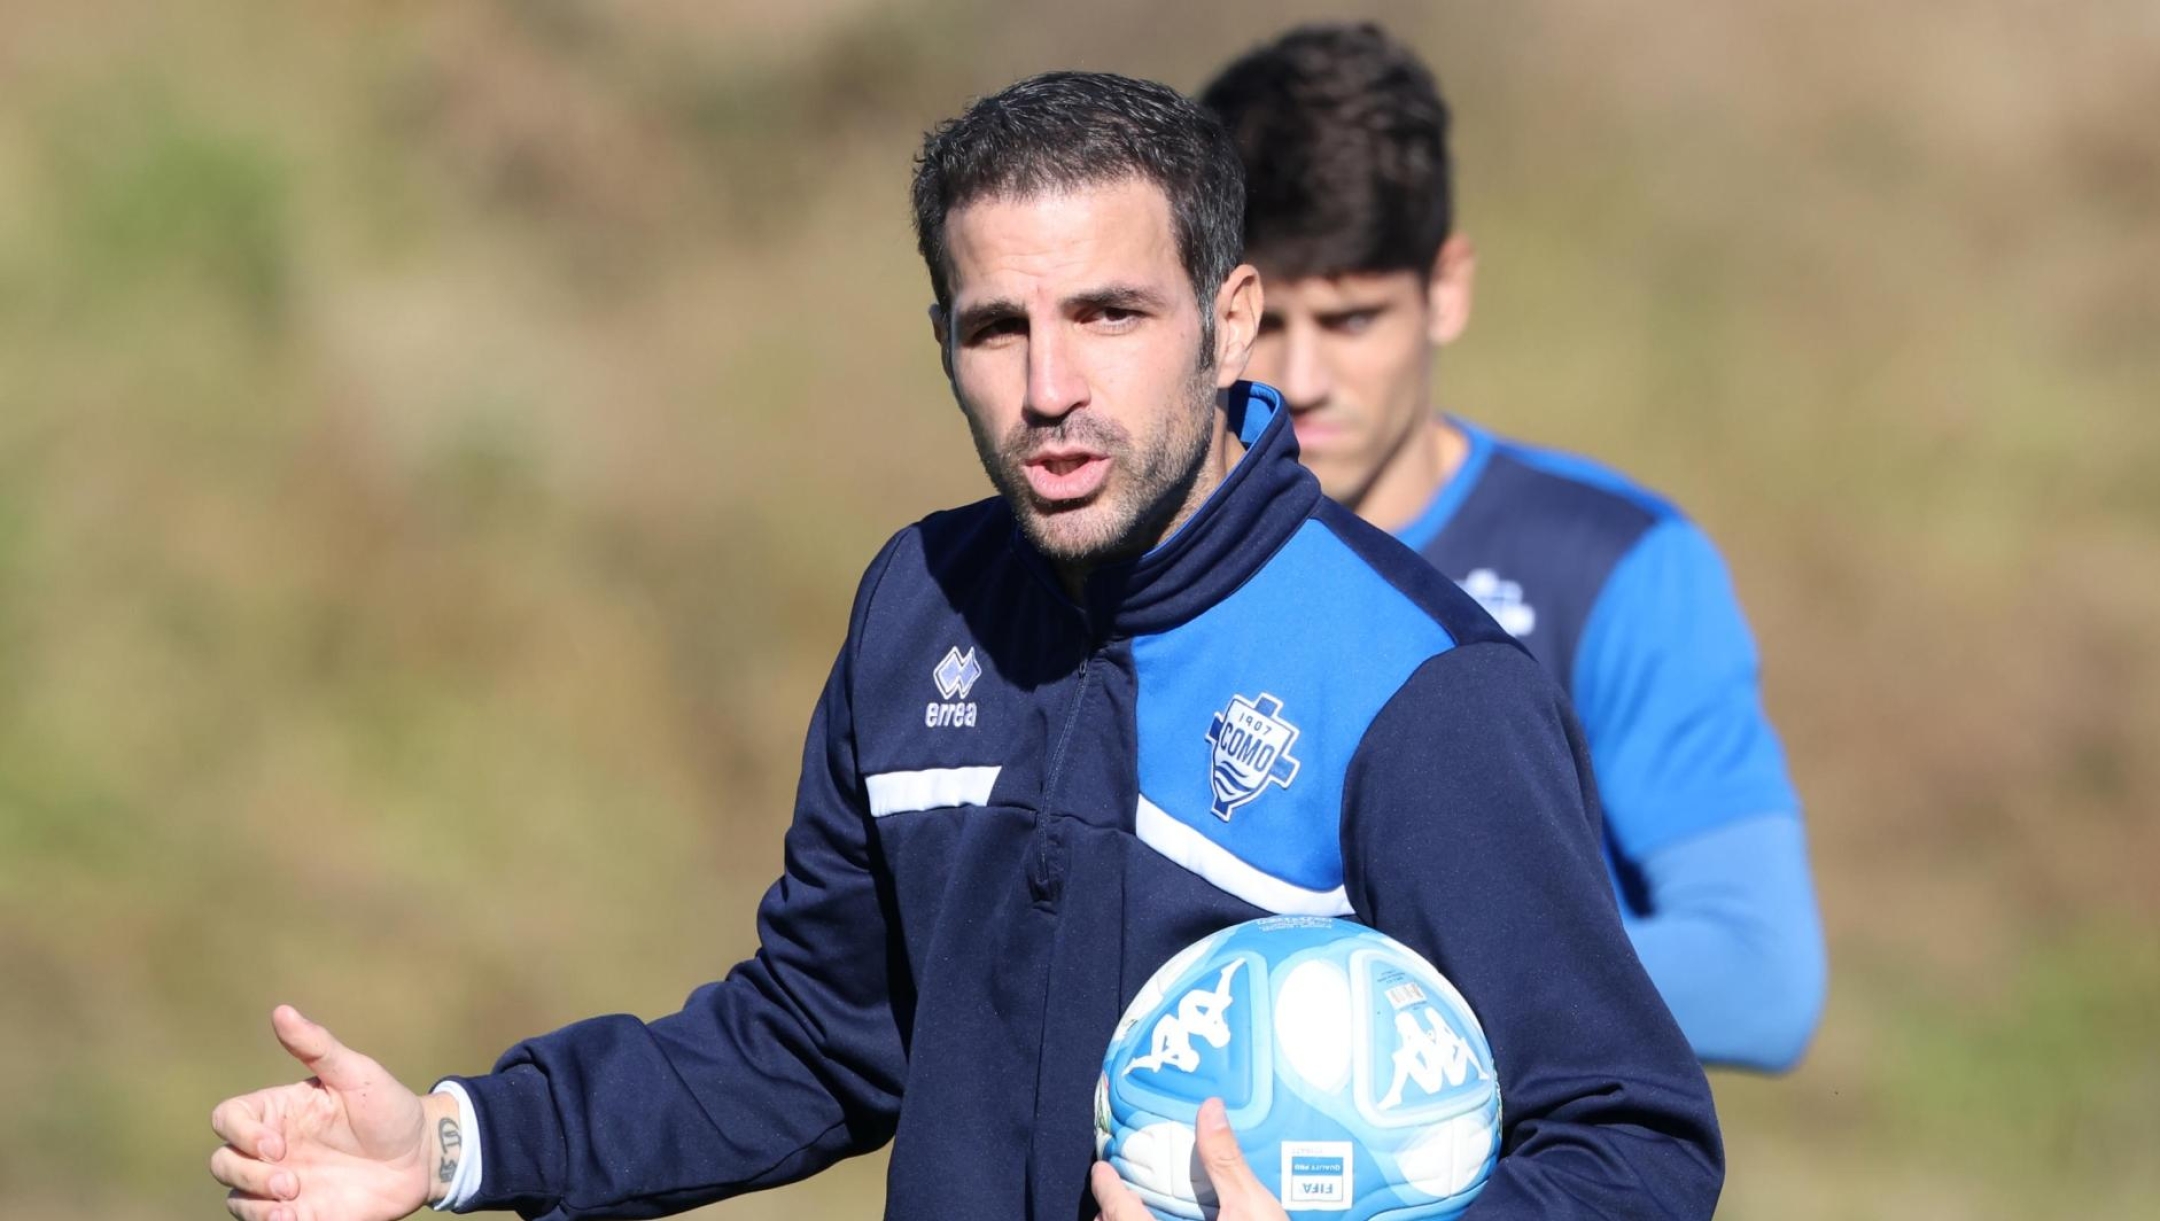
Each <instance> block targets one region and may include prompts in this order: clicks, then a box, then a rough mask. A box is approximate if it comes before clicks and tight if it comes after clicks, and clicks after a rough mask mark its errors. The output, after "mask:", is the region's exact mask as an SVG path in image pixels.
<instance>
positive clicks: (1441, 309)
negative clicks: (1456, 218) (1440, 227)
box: [1425, 233, 1477, 347]
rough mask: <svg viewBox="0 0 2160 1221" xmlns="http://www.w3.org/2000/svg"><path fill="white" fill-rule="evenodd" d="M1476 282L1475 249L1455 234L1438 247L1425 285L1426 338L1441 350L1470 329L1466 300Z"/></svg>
mask: <svg viewBox="0 0 2160 1221" xmlns="http://www.w3.org/2000/svg"><path fill="white" fill-rule="evenodd" d="M1476 280H1477V247H1475V246H1473V245H1471V244H1470V239H1469V237H1468V236H1467V235H1465V234H1461V233H1458V234H1455V235H1454V236H1453V237H1450V238H1448V240H1447V241H1445V242H1442V243H1441V244H1440V254H1439V257H1437V258H1435V259H1434V260H1433V266H1432V277H1431V278H1430V279H1428V280H1427V281H1426V282H1425V304H1426V306H1427V317H1428V318H1429V319H1430V321H1429V322H1428V324H1427V328H1426V336H1427V337H1428V338H1430V339H1431V340H1432V341H1433V343H1434V344H1436V345H1439V346H1441V347H1445V346H1446V345H1448V344H1451V343H1453V342H1455V340H1456V339H1457V338H1458V337H1459V336H1461V335H1462V333H1463V328H1465V327H1467V326H1469V325H1470V298H1471V295H1472V289H1473V287H1474V285H1475V282H1476Z"/></svg>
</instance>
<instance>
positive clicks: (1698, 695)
mask: <svg viewBox="0 0 2160 1221" xmlns="http://www.w3.org/2000/svg"><path fill="white" fill-rule="evenodd" d="M1202 100H1203V102H1204V104H1206V105H1208V106H1209V107H1211V108H1212V109H1213V110H1215V111H1216V113H1217V114H1218V115H1220V116H1221V117H1222V118H1223V120H1224V121H1225V123H1226V124H1227V125H1228V126H1229V128H1230V130H1231V133H1232V136H1233V138H1234V139H1235V140H1236V142H1237V145H1238V149H1239V153H1240V155H1241V156H1242V157H1243V158H1244V161H1245V164H1246V172H1247V179H1248V184H1249V185H1248V203H1247V210H1246V257H1247V258H1248V259H1249V260H1251V261H1252V262H1253V263H1254V264H1255V265H1257V266H1258V267H1259V268H1260V270H1261V274H1262V277H1263V281H1264V284H1265V296H1266V307H1265V315H1264V317H1263V320H1262V326H1261V335H1260V338H1259V340H1258V342H1257V343H1256V345H1255V347H1254V350H1253V360H1252V365H1251V367H1250V372H1251V375H1252V376H1253V377H1254V378H1256V379H1257V380H1261V381H1265V382H1268V383H1270V384H1273V385H1275V386H1277V387H1279V388H1280V389H1281V390H1282V392H1283V394H1284V396H1285V399H1286V400H1287V402H1288V404H1289V406H1290V408H1291V410H1292V412H1293V413H1294V415H1295V421H1296V425H1297V434H1298V443H1299V445H1300V447H1301V450H1302V457H1303V460H1304V462H1305V464H1306V465H1307V466H1308V467H1309V468H1311V469H1312V471H1313V472H1314V474H1316V475H1318V476H1319V478H1320V482H1321V486H1322V487H1323V488H1325V489H1326V491H1327V493H1328V495H1329V496H1331V497H1333V498H1334V499H1335V500H1336V501H1337V502H1339V503H1341V504H1342V505H1344V506H1346V507H1348V508H1350V509H1353V510H1355V511H1356V512H1357V513H1358V514H1359V515H1360V516H1362V517H1364V518H1365V519H1366V520H1368V521H1370V522H1372V523H1373V524H1375V525H1378V526H1381V527H1383V528H1385V529H1387V530H1390V531H1392V532H1394V534H1395V535H1396V537H1397V538H1399V539H1401V540H1402V541H1403V542H1405V543H1407V544H1408V545H1410V546H1411V547H1413V548H1415V549H1416V550H1418V551H1419V552H1421V553H1422V554H1423V555H1424V556H1425V557H1426V558H1427V559H1429V560H1431V561H1432V563H1433V564H1434V565H1435V566H1437V567H1438V568H1439V569H1440V570H1441V571H1442V572H1444V573H1446V574H1447V575H1448V576H1449V577H1452V578H1454V579H1455V580H1456V581H1457V582H1458V583H1459V584H1461V585H1462V587H1463V588H1464V589H1465V590H1466V591H1468V592H1469V593H1470V594H1471V595H1472V596H1474V597H1476V598H1477V599H1478V600H1479V601H1480V602H1482V603H1483V604H1484V605H1485V607H1486V609H1487V610H1488V611H1489V612H1490V613H1491V614H1492V616H1493V618H1494V619H1495V620H1496V621H1498V622H1499V624H1500V625H1501V626H1502V627H1504V628H1506V629H1507V630H1508V631H1509V632H1510V633H1512V634H1513V635H1515V636H1516V637H1517V638H1518V639H1519V640H1521V641H1522V643H1523V644H1524V645H1526V646H1527V647H1528V648H1529V649H1530V650H1531V652H1532V653H1533V654H1535V655H1536V656H1537V658H1538V659H1539V660H1540V661H1541V662H1543V663H1544V664H1545V666H1546V667H1547V668H1548V669H1549V670H1550V671H1551V672H1552V673H1553V675H1554V676H1555V677H1556V678H1558V679H1559V680H1560V682H1561V683H1562V684H1563V685H1564V686H1565V687H1566V688H1567V690H1568V692H1569V694H1570V695H1571V696H1572V698H1573V699H1574V701H1575V706H1576V710H1577V712H1578V714H1579V715H1580V717H1581V718H1582V723H1583V728H1584V732H1585V733H1586V734H1587V736H1588V738H1589V741H1590V749H1591V756H1592V759H1593V761H1594V763H1595V767H1596V772H1597V777H1598V786H1599V791H1600V794H1601V796H1602V798H1603V801H1604V807H1605V838H1606V848H1607V852H1608V857H1609V862H1610V865H1611V869H1612V873H1613V881H1614V885H1615V887H1616V889H1617V890H1618V892H1619V895H1620V898H1621V901H1622V907H1623V912H1624V915H1625V917H1626V922H1627V928H1628V932H1629V935H1630V937H1631V939H1632V940H1633V942H1634V945H1635V949H1636V952H1637V954H1638V955H1639V956H1640V957H1641V958H1642V960H1643V963H1644V965H1645V966H1646V967H1648V968H1649V971H1650V975H1651V978H1652V979H1654V980H1655V981H1656V982H1657V984H1658V987H1659V989H1660V991H1661V992H1662V993H1663V994H1664V996H1665V999H1666V1002H1667V1003H1668V1004H1669V1005H1671V1006H1672V1009H1673V1012H1674V1014H1675V1016H1677V1017H1678V1018H1679V1020H1680V1025H1681V1027H1682V1029H1683V1030H1685V1031H1686V1032H1687V1035H1688V1038H1689V1040H1690V1042H1691V1043H1692V1044H1693V1045H1694V1047H1695V1050H1696V1053H1697V1054H1698V1055H1700V1056H1701V1057H1702V1058H1703V1059H1704V1060H1705V1061H1708V1062H1714V1063H1722V1064H1728V1065H1737V1066H1744V1067H1748V1068H1755V1069H1762V1070H1769V1071H1782V1070H1784V1069H1788V1068H1790V1067H1791V1066H1792V1065H1793V1064H1794V1063H1795V1062H1796V1061H1797V1060H1798V1059H1799V1057H1800V1055H1801V1053H1802V1051H1803V1050H1804V1049H1805V1048H1806V1046H1807V1042H1808V1039H1809V1037H1810V1035H1811V1034H1812V1032H1813V1030H1814V1028H1815V1025H1816V1022H1817V1020H1818V1017H1819V1015H1820V1013H1821V1010H1822V1004H1823V994H1824V989H1825V977H1826V965H1825V955H1824V951H1823V944H1822V932H1821V926H1820V920H1819V918H1818V915H1817V912H1816V906H1815V898H1814V889H1813V884H1812V881H1811V879H1810V876H1809V871H1808V864H1807V849H1806V839H1805V835H1804V832H1803V829H1802V824H1801V820H1800V815H1799V800H1798V798H1797V796H1796V795H1795V793H1794V790H1793V787H1792V785H1791V783H1790V781H1789V780H1788V779H1787V776H1786V771H1785V763H1784V759H1783V755H1782V752H1781V750H1780V748H1779V745H1778V741H1777V737H1776V735H1775V734H1774V733H1773V731H1772V730H1771V727H1770V724H1769V722H1768V720H1767V719H1766V718H1765V716H1764V713H1763V708H1762V701H1761V697H1760V694H1759V692H1758V688H1757V678H1756V671H1757V665H1756V654H1755V647H1754V643H1753V641H1752V639H1751V638H1750V635H1749V632H1748V628H1747V625H1746V622H1745V621H1744V619H1743V618H1742V615H1741V611H1740V607H1739V604H1738V602H1737V601H1736V599H1735V597H1734V594H1733V589H1732V584H1731V581H1730V578H1729V577H1728V576H1727V574H1726V570H1725V566H1724V564H1723V562H1722V561H1721V560H1720V558H1719V556H1718V553H1717V551H1716V549H1715V548H1714V547H1713V546H1712V545H1711V543H1710V540H1709V539H1708V538H1707V537H1706V536H1705V535H1704V534H1703V532H1702V531H1701V530H1700V529H1699V528H1698V527H1697V526H1696V525H1695V524H1694V523H1692V522H1690V521H1689V520H1688V519H1687V518H1686V517H1685V516H1683V515H1682V514H1681V513H1680V511H1679V510H1677V509H1676V508H1674V507H1673V506H1672V505H1671V504H1669V503H1667V502H1666V501H1664V500H1663V499H1661V498H1660V497H1658V496H1656V495H1654V494H1652V493H1650V492H1647V491H1645V490H1643V489H1642V488H1640V487H1638V486H1636V485H1634V484H1633V483H1631V482H1629V481H1628V480H1627V479H1625V478H1624V477H1622V476H1620V475H1617V474H1615V473H1613V472H1611V471H1608V470H1605V469H1603V468H1601V467H1598V466H1595V465H1593V464H1591V463H1589V462H1586V461H1584V460H1583V459H1581V458H1577V457H1574V456H1572V455H1569V454H1563V453H1557V452H1553V451H1550V450H1544V449H1538V448H1534V447H1531V446H1527V445H1522V444H1518V443H1516V442H1512V441H1508V440H1506V439H1503V438H1501V437H1498V436H1495V435H1494V434H1492V433H1489V432H1487V431H1485V430H1484V429H1482V428H1480V427H1478V426H1477V425H1474V424H1471V423H1469V422H1468V421H1465V420H1462V419H1460V418H1456V417H1451V416H1443V415H1436V414H1435V413H1434V411H1433V406H1432V405H1433V402H1434V399H1433V387H1432V379H1433V366H1434V358H1435V355H1436V354H1437V352H1438V351H1439V349H1440V348H1442V347H1444V346H1446V345H1447V344H1449V343H1451V342H1453V341H1454V340H1455V339H1456V338H1457V337H1459V336H1460V335H1461V334H1462V333H1463V329H1464V327H1465V326H1466V325H1467V324H1468V322H1469V319H1470V306H1471V296H1472V293H1471V289H1472V283H1473V276H1474V272H1475V269H1476V259H1475V254H1474V251H1473V249H1472V247H1471V244H1470V240H1469V238H1468V237H1467V236H1465V235H1463V234H1462V233H1459V232H1456V231H1455V230H1454V229H1453V181H1452V173H1451V165H1450V159H1449V154H1448V144H1447V136H1448V110H1447V106H1446V104H1445V103H1444V102H1443V101H1442V99H1441V96H1440V92H1439V88H1438V85H1437V83H1436V82H1435V81H1434V79H1433V77H1432V74H1431V73H1430V72H1429V71H1428V70H1427V69H1426V67H1425V65H1424V64H1423V63H1421V62H1420V61H1419V60H1418V58H1417V56H1416V55H1415V54H1413V53H1412V52H1411V51H1410V50H1408V49H1407V48H1405V47H1403V46H1401V45H1400V44H1398V43H1396V42H1394V41H1393V40H1392V39H1390V38H1389V37H1388V36H1387V35H1386V34H1385V33H1383V32H1382V31H1381V30H1380V29H1379V28H1378V27H1376V26H1373V25H1369V24H1323V25H1310V26H1303V27H1300V28H1298V29H1295V30H1292V31H1290V32H1288V33H1286V34H1284V35H1283V36H1282V37H1281V38H1279V39H1278V40H1276V41H1274V42H1272V43H1270V44H1268V45H1265V46H1262V47H1259V48H1257V49H1255V50H1253V51H1251V52H1249V53H1248V54H1246V55H1245V56H1243V57H1241V58H1240V59H1238V60H1237V61H1235V62H1234V63H1232V64H1231V65H1229V66H1228V67H1227V68H1225V69H1224V70H1223V71H1222V73H1221V75H1220V76H1218V77H1217V78H1216V79H1215V80H1214V82H1213V83H1211V84H1210V85H1209V86H1208V87H1207V88H1206V90H1205V91H1204V93H1203V95H1202Z"/></svg>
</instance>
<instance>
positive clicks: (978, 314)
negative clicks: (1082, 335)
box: [953, 284, 1169, 335]
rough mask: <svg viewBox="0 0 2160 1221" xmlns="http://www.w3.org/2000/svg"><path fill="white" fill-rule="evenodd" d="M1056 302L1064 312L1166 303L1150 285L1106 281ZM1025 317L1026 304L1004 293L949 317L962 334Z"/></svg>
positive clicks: (1158, 308) (1147, 308) (1143, 308)
mask: <svg viewBox="0 0 2160 1221" xmlns="http://www.w3.org/2000/svg"><path fill="white" fill-rule="evenodd" d="M1058 306H1059V308H1060V309H1062V310H1064V311H1065V312H1067V313H1076V312H1081V311H1085V310H1102V309H1123V310H1134V311H1138V312H1153V313H1161V312H1163V311H1164V310H1165V309H1167V308H1168V307H1169V302H1168V300H1167V299H1165V298H1164V296H1163V295H1162V294H1161V293H1159V292H1157V291H1155V290H1154V289H1152V288H1144V287H1142V286H1140V285H1137V284H1108V285H1104V286H1103V287H1101V288H1091V289H1089V290H1087V291H1086V292H1079V293H1074V294H1073V295H1071V296H1069V297H1066V298H1065V299H1063V300H1062V301H1060V302H1058ZM1025 317H1027V308H1026V307H1025V306H1023V305H1021V304H1020V302H1018V301H1015V300H1012V299H1011V298H1008V297H995V298H992V299H991V300H988V301H978V302H976V303H975V304H973V305H970V306H968V307H967V308H966V309H964V310H961V311H960V312H959V313H958V314H957V315H955V316H954V318H953V329H954V330H955V331H956V332H958V333H959V334H963V335H966V334H971V333H973V332H975V331H977V330H980V329H982V328H983V327H986V326H989V325H991V324H992V323H997V322H1005V321H1008V320H1010V319H1014V318H1025Z"/></svg>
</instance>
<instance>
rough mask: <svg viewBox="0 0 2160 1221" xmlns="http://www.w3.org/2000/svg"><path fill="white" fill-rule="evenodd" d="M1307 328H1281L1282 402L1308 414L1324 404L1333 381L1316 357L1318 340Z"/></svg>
mask: <svg viewBox="0 0 2160 1221" xmlns="http://www.w3.org/2000/svg"><path fill="white" fill-rule="evenodd" d="M1313 330H1314V328H1312V327H1309V326H1286V327H1284V328H1283V338H1282V342H1283V362H1282V384H1281V385H1279V386H1277V387H1275V388H1276V389H1277V390H1280V391H1282V393H1283V401H1284V402H1286V403H1288V404H1289V405H1290V410H1292V411H1310V410H1312V409H1313V408H1315V407H1318V406H1320V405H1321V404H1322V403H1325V402H1327V400H1328V395H1330V394H1332V393H1334V391H1335V379H1334V378H1333V377H1332V376H1330V375H1329V373H1328V367H1327V362H1326V361H1325V360H1323V359H1321V356H1320V339H1319V336H1317V335H1315V334H1313Z"/></svg>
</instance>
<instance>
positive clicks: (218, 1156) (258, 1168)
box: [210, 1145, 300, 1200]
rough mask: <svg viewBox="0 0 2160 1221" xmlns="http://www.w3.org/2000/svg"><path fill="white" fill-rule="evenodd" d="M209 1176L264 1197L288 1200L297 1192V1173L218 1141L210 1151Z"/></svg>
mask: <svg viewBox="0 0 2160 1221" xmlns="http://www.w3.org/2000/svg"><path fill="white" fill-rule="evenodd" d="M210 1177H211V1178H214V1179H216V1180H217V1181H218V1182H220V1183H223V1184H225V1185H226V1186H227V1187H230V1188H232V1189H233V1190H234V1191H236V1192H239V1193H241V1194H245V1195H251V1196H260V1197H262V1198H264V1199H267V1200H290V1199H292V1198H293V1197H294V1196H297V1195H299V1194H300V1176H298V1175H296V1174H294V1173H293V1172H292V1171H290V1170H288V1169H286V1168H285V1167H283V1166H279V1165H276V1164H275V1163H272V1162H265V1161H259V1160H257V1159H255V1158H252V1157H249V1156H247V1155H246V1154H244V1153H242V1152H240V1151H239V1150H238V1149H235V1148H233V1147H232V1146H231V1145H221V1146H219V1147H218V1149H217V1151H216V1152H214V1153H212V1154H211V1155H210Z"/></svg>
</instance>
